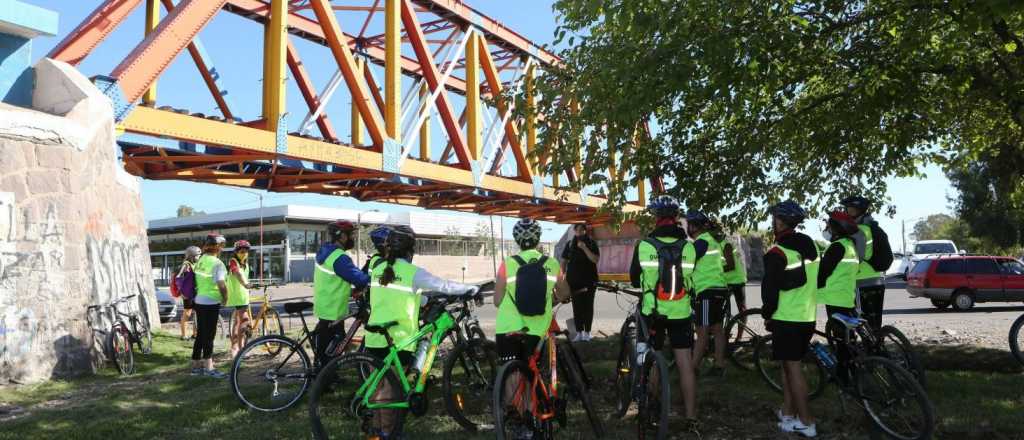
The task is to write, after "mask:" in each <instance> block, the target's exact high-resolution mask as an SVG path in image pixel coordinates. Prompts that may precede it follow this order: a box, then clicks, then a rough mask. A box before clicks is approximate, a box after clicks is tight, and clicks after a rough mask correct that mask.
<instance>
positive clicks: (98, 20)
mask: <svg viewBox="0 0 1024 440" xmlns="http://www.w3.org/2000/svg"><path fill="white" fill-rule="evenodd" d="M141 2H142V0H108V1H105V2H103V3H102V4H100V6H99V7H97V8H96V9H94V10H93V11H92V13H91V14H89V16H88V17H86V19H85V20H84V21H82V23H81V24H79V25H78V27H76V28H75V29H74V30H73V31H71V33H69V34H68V36H67V37H64V40H63V41H61V42H60V44H58V45H57V46H55V47H54V48H53V50H51V51H50V53H49V54H47V55H46V57H47V58H53V59H55V60H59V61H63V62H65V63H68V64H70V65H72V66H74V65H77V64H78V63H80V62H81V61H82V60H83V59H85V57H86V56H87V55H89V53H90V52H92V50H93V49H95V48H96V46H97V45H99V44H100V42H101V41H103V39H104V38H106V37H107V35H110V33H111V32H113V31H114V29H117V26H119V25H120V24H121V23H122V22H123V21H124V19H125V17H127V16H128V14H131V12H132V11H133V10H135V7H136V6H138V5H139V3H141Z"/></svg>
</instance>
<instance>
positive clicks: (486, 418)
mask: <svg viewBox="0 0 1024 440" xmlns="http://www.w3.org/2000/svg"><path fill="white" fill-rule="evenodd" d="M497 372H498V349H497V346H496V345H495V344H494V342H491V341H488V340H486V339H470V340H469V341H468V342H466V343H464V344H459V345H457V346H456V347H455V349H453V350H452V351H451V353H450V354H449V355H448V359H446V360H445V363H444V404H445V409H446V410H447V411H448V415H449V416H451V417H452V418H453V419H455V422H456V423H458V424H459V426H462V429H465V430H466V431H470V432H477V431H483V430H490V429H494V424H493V418H492V415H493V410H492V409H491V403H492V402H493V398H492V397H493V395H494V378H495V377H496V375H497ZM467 398H468V399H467ZM467 401H468V402H467Z"/></svg>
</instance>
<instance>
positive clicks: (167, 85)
mask: <svg viewBox="0 0 1024 440" xmlns="http://www.w3.org/2000/svg"><path fill="white" fill-rule="evenodd" d="M22 1H25V2H27V3H31V4H35V5H38V6H41V7H44V8H48V9H51V10H56V11H58V12H59V13H60V25H59V29H60V33H59V35H57V36H56V37H40V38H38V39H36V40H34V41H33V56H34V57H36V58H37V59H38V58H40V57H42V56H44V55H45V54H46V53H47V52H49V50H50V49H51V48H52V47H53V46H54V45H56V44H57V43H58V42H59V41H60V40H61V39H63V37H64V36H66V35H67V34H68V33H69V32H70V31H71V30H73V29H74V27H75V26H77V25H78V23H80V22H81V21H82V20H83V19H84V18H85V17H86V16H87V15H88V14H89V13H90V12H91V11H92V9H93V8H95V7H96V5H98V4H99V3H100V2H99V1H98V0H74V1H72V0H22ZM467 3H469V4H470V5H471V6H473V7H474V8H475V9H477V10H478V11H480V12H482V13H483V14H485V15H487V16H489V17H491V18H493V19H495V20H496V21H498V22H500V23H502V24H503V25H505V26H506V27H508V28H511V29H512V30H514V31H516V32H517V33H519V34H521V35H523V36H524V37H526V38H528V39H530V40H532V41H533V42H535V43H537V44H544V43H550V42H551V41H552V40H553V33H554V30H555V26H556V25H557V23H556V21H557V19H556V17H555V15H554V13H553V12H552V11H551V3H552V2H551V1H550V0H522V1H514V2H513V1H507V0H469V1H467ZM143 9H144V8H142V7H140V8H137V9H136V11H135V12H134V13H133V14H132V15H131V16H129V18H128V19H127V21H126V22H125V23H123V24H122V25H121V26H120V27H119V28H118V29H117V30H116V31H114V32H113V33H112V34H111V35H110V36H109V37H108V38H107V39H106V40H105V42H104V43H102V44H101V45H100V46H98V47H97V48H96V49H95V50H94V51H93V52H92V54H91V55H90V56H89V57H88V58H86V59H85V60H84V61H83V62H82V63H81V64H80V65H79V69H80V70H82V72H83V73H84V74H85V75H86V76H89V77H91V76H93V75H97V74H109V73H110V71H111V70H113V68H114V67H115V66H116V65H117V64H118V63H119V62H120V61H121V60H122V59H123V58H124V57H125V55H127V53H128V52H130V50H131V49H132V47H134V45H136V44H138V42H139V41H141V34H142V29H143V20H144V13H143ZM380 15H382V14H378V18H379V16H380ZM339 17H340V23H341V26H342V28H343V29H345V30H346V31H349V32H353V31H354V30H355V29H356V28H358V27H359V25H360V24H361V23H360V22H359V21H358V17H356V16H352V18H351V19H348V18H347V17H346V14H339ZM378 21H379V20H376V19H375V21H374V23H372V24H371V25H370V28H371V29H373V28H375V29H377V30H378V31H379V30H380V29H382V26H381V25H380V24H379V23H378ZM372 33H374V32H373V30H371V31H369V32H368V34H372ZM200 37H201V38H202V39H203V40H205V41H208V42H210V43H207V44H206V49H207V52H208V53H209V55H210V57H211V58H212V59H213V60H214V62H215V64H216V65H217V66H219V67H218V70H219V72H218V73H220V74H221V75H222V78H223V80H224V83H225V84H226V85H227V86H228V87H227V88H228V92H229V94H228V99H229V101H231V106H232V109H233V110H234V111H235V112H237V113H241V114H242V115H243V118H245V119H255V118H257V117H258V116H259V113H260V99H261V97H260V96H259V91H260V82H261V79H262V72H261V67H260V62H259V60H260V59H261V58H262V56H261V54H260V47H261V44H262V38H263V37H262V28H261V27H260V26H258V25H255V24H254V23H253V22H251V21H248V20H245V19H241V18H239V17H237V16H234V15H233V14H225V13H220V14H218V15H217V16H216V17H215V18H214V20H213V22H212V23H211V25H210V26H208V27H207V28H206V29H204V30H203V32H202V33H201V34H200ZM292 40H293V42H296V43H295V44H296V45H297V46H298V50H299V53H300V54H301V55H302V58H303V62H304V63H305V64H306V67H307V69H308V70H309V72H310V76H311V77H312V80H313V82H314V84H315V85H316V88H317V89H319V88H321V87H322V86H323V85H324V84H326V83H327V82H328V81H329V79H330V76H331V75H332V74H333V73H334V72H335V70H336V67H335V65H334V61H333V60H332V59H330V57H328V56H319V55H318V54H320V53H323V52H318V50H321V49H319V48H317V47H315V46H313V45H312V44H308V43H305V42H303V41H301V40H299V39H296V38H293V39H292ZM200 78H201V77H200V76H199V74H198V73H197V71H196V70H195V67H194V65H193V64H192V62H191V59H190V58H189V57H188V55H187V54H186V55H184V56H179V57H178V59H176V60H175V62H173V63H172V64H171V66H170V67H169V68H168V69H167V71H165V73H164V74H163V75H162V76H161V77H160V81H159V83H158V92H157V102H158V105H171V106H173V107H179V108H188V109H190V110H192V111H202V112H207V113H208V114H215V113H217V112H216V111H215V107H214V102H213V100H212V98H211V97H210V95H209V93H208V91H207V90H206V88H205V87H204V86H203V85H202V82H201V79H200ZM380 78H381V77H380V76H378V79H380ZM405 81H406V82H405V84H404V85H405V89H406V90H408V89H409V88H410V87H411V85H412V84H411V82H409V80H405ZM286 93H287V95H288V102H287V107H288V108H289V109H293V110H291V111H289V113H288V115H287V119H288V124H289V128H290V130H296V129H297V127H298V126H299V125H301V121H302V118H303V117H304V116H305V114H306V108H305V104H304V103H303V102H302V101H301V97H300V95H299V93H298V89H297V88H296V87H295V86H294V85H292V86H290V88H289V89H288V90H287V92H286ZM335 101H341V100H335ZM348 106H349V103H348V102H334V101H332V104H331V105H329V106H328V114H330V115H332V119H333V121H334V125H335V127H336V129H340V128H341V127H342V126H345V125H347V124H346V123H342V122H343V121H347V120H348ZM434 119H436V118H434ZM435 127H436V125H435ZM339 131H341V130H339ZM439 132H440V130H438V129H436V128H435V129H434V130H433V134H434V136H440V134H439ZM342 137H343V138H344V137H347V136H342ZM924 171H925V174H926V177H924V178H921V179H890V180H889V182H888V183H889V190H888V196H889V197H890V198H891V199H892V201H893V202H894V204H895V206H896V216H895V217H894V218H888V217H881V216H879V217H876V219H877V220H878V221H879V223H880V224H881V226H882V228H883V229H885V230H886V231H888V233H889V236H890V240H892V245H893V247H894V249H899V248H901V247H902V243H901V242H900V238H899V237H900V230H901V229H900V228H901V224H902V222H903V221H906V223H907V230H908V234H909V230H910V229H912V225H913V223H914V221H916V220H917V219H919V218H921V217H924V216H927V215H930V214H936V213H949V211H950V207H949V202H948V196H949V195H951V194H952V193H953V190H952V189H951V187H950V184H949V181H948V179H946V178H945V176H944V175H943V173H942V171H941V170H940V169H939V168H938V167H934V166H931V167H928V168H926V169H925V170H924ZM141 188H142V199H143V205H144V207H145V217H146V219H147V220H154V219H160V218H166V217H173V216H174V215H175V211H176V209H177V208H178V206H179V205H189V206H192V207H193V208H195V209H197V210H201V211H206V212H220V211H229V210H235V209H246V208H254V207H257V206H259V197H258V196H256V195H254V194H252V193H249V192H245V191H242V190H238V189H235V188H232V187H226V186H219V185H209V184H201V183H193V182H185V181H154V180H142V182H141ZM261 193H262V192H261ZM263 194H264V197H263V203H264V205H265V206H272V205H283V204H308V205H316V206H325V207H335V208H348V209H363V210H370V209H377V210H380V211H384V212H396V211H405V210H409V209H410V208H409V207H405V206H398V205H390V204H382V203H371V202H359V201H358V200H355V199H352V198H348V197H337V196H322V195H317V194H285V193H263ZM413 209H415V208H413ZM452 214H453V215H464V216H467V217H470V218H478V216H475V215H473V214H462V213H452ZM496 221H497V219H496ZM514 222H515V219H511V218H506V219H505V220H504V223H505V228H504V231H506V234H510V231H511V229H512V228H511V226H512V224H514ZM820 223H821V222H810V223H809V224H808V226H809V227H808V232H809V233H810V235H812V236H814V237H820V235H821V234H820ZM564 230H565V227H564V226H561V225H555V224H548V223H545V227H544V237H543V239H544V240H545V241H548V240H557V239H558V237H560V236H561V235H562V233H563V231H564ZM908 240H909V237H908Z"/></svg>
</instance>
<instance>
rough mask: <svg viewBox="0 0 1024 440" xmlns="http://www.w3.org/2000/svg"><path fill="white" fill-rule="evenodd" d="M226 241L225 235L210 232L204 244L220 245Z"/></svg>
mask: <svg viewBox="0 0 1024 440" xmlns="http://www.w3.org/2000/svg"><path fill="white" fill-rule="evenodd" d="M224 243H227V240H225V239H224V236H223V235H220V234H218V233H215V232H214V233H210V234H208V235H207V236H206V240H205V241H203V245H204V246H220V245H223V244H224Z"/></svg>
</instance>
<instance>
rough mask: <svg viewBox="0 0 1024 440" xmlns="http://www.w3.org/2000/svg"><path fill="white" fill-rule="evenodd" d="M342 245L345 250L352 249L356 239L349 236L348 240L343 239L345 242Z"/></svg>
mask: <svg viewBox="0 0 1024 440" xmlns="http://www.w3.org/2000/svg"><path fill="white" fill-rule="evenodd" d="M342 247H344V248H345V250H346V251H347V250H349V249H352V248H354V247H356V241H355V240H354V239H352V237H349V238H348V240H345V243H343V245H342Z"/></svg>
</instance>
